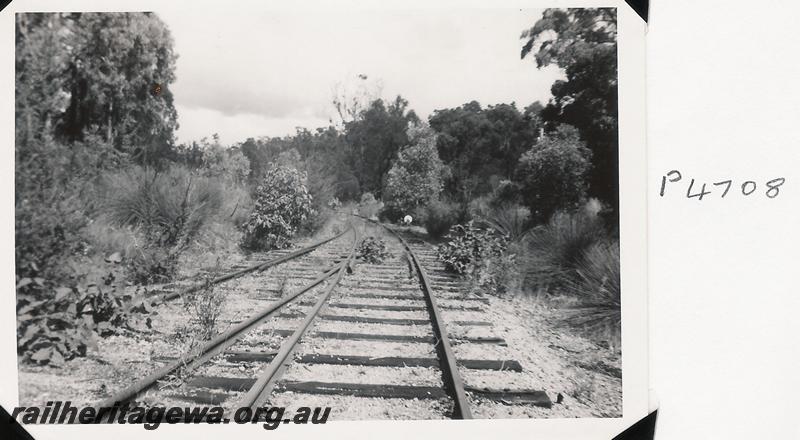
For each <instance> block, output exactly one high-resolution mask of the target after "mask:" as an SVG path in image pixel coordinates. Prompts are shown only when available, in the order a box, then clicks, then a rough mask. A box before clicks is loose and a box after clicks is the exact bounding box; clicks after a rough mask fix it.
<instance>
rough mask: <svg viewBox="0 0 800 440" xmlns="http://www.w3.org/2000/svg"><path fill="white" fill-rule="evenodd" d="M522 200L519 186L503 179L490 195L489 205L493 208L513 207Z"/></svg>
mask: <svg viewBox="0 0 800 440" xmlns="http://www.w3.org/2000/svg"><path fill="white" fill-rule="evenodd" d="M521 200H522V191H521V190H520V187H519V184H517V183H516V182H514V181H511V180H508V179H503V180H501V181H500V182H499V183H498V184H497V186H496V187H495V188H494V190H493V191H492V193H491V195H490V204H491V205H492V206H493V207H501V206H506V205H514V204H517V203H519V202H520V201H521Z"/></svg>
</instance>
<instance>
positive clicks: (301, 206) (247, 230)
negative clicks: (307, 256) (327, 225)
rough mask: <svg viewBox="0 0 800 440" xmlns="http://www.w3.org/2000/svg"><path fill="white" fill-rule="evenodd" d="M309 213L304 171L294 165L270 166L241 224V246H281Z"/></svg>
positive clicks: (272, 247)
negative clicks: (253, 202)
mask: <svg viewBox="0 0 800 440" xmlns="http://www.w3.org/2000/svg"><path fill="white" fill-rule="evenodd" d="M313 215H314V209H313V207H312V198H311V194H310V193H309V191H308V188H307V187H306V175H305V174H304V173H301V172H300V171H297V170H296V169H294V168H288V167H283V166H276V167H273V168H272V169H270V170H269V171H268V172H267V173H266V175H265V176H264V179H263V180H262V181H261V184H260V185H259V186H258V188H257V189H256V201H255V206H254V207H253V211H252V212H251V214H250V218H249V219H248V221H247V223H246V224H245V227H244V236H243V238H242V247H244V248H245V249H250V250H269V249H274V248H278V249H281V248H285V247H287V246H289V245H290V244H291V240H292V238H293V237H294V236H295V234H297V232H298V230H299V229H300V228H301V227H302V226H303V225H304V224H305V223H306V222H307V221H308V220H309V219H310V218H311V217H312V216H313Z"/></svg>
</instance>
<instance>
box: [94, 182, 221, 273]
mask: <svg viewBox="0 0 800 440" xmlns="http://www.w3.org/2000/svg"><path fill="white" fill-rule="evenodd" d="M100 191H101V198H102V199H103V200H104V212H105V214H106V217H107V218H108V220H109V221H110V223H111V224H112V225H115V226H124V227H129V228H132V230H134V231H135V236H139V237H138V240H136V245H135V250H134V251H132V252H130V253H128V252H126V257H128V258H126V262H125V264H126V266H127V268H128V272H129V273H128V276H129V278H130V281H132V282H134V283H153V282H165V281H169V280H170V279H171V278H172V277H173V276H174V274H175V271H176V268H177V264H178V258H179V257H180V255H181V253H183V252H184V251H185V250H186V249H187V248H188V246H189V244H190V242H191V241H192V240H193V239H194V238H195V237H196V236H197V235H198V234H199V233H200V232H201V231H202V230H203V228H204V227H205V226H206V224H207V222H208V221H209V220H210V219H211V218H212V217H214V216H216V215H217V214H218V213H219V211H220V208H221V206H222V190H221V185H220V183H219V181H218V180H214V179H209V178H205V177H199V176H196V175H195V174H193V173H191V172H190V171H189V170H187V169H186V168H184V167H178V166H176V167H172V168H170V169H169V170H166V171H157V170H153V169H147V168H142V167H133V168H131V169H129V170H127V171H124V172H118V173H112V174H108V175H106V176H105V177H104V179H103V181H102V183H101V189H100Z"/></svg>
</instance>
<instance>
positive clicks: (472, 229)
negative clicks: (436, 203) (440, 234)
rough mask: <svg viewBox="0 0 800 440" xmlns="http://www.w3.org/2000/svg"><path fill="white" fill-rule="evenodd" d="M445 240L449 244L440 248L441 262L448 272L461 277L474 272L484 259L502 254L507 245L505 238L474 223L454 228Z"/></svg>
mask: <svg viewBox="0 0 800 440" xmlns="http://www.w3.org/2000/svg"><path fill="white" fill-rule="evenodd" d="M445 238H446V239H447V242H446V243H444V244H441V245H439V248H438V255H439V260H440V261H442V262H443V263H444V266H445V268H446V269H447V270H449V271H451V272H454V273H457V274H460V275H464V274H470V273H472V272H474V270H475V268H476V267H478V265H479V263H480V262H481V261H482V260H483V259H485V258H487V257H489V256H492V255H500V254H502V252H503V251H504V250H505V248H506V245H507V239H506V238H505V237H504V236H502V235H501V234H499V233H497V232H496V231H493V230H489V229H484V228H480V227H478V226H476V225H475V223H474V222H472V221H470V222H468V223H467V224H466V225H455V226H453V227H452V228H450V232H449V233H448V234H447V236H446V237H445Z"/></svg>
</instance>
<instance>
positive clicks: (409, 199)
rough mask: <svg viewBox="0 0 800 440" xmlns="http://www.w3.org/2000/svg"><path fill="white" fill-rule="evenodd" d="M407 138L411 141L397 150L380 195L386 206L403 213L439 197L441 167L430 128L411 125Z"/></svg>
mask: <svg viewBox="0 0 800 440" xmlns="http://www.w3.org/2000/svg"><path fill="white" fill-rule="evenodd" d="M408 138H409V140H410V142H411V144H410V145H409V146H406V147H405V148H403V149H402V150H400V153H399V154H398V157H397V160H395V162H394V164H393V165H392V168H391V169H390V170H389V172H388V174H387V176H386V185H385V187H384V194H383V200H384V202H385V203H386V205H387V206H392V207H396V208H397V209H398V210H399V211H402V212H405V213H410V212H414V211H415V210H416V209H417V208H418V207H420V206H425V205H427V204H429V203H430V202H431V201H432V200H435V199H437V198H438V197H439V193H441V191H442V174H443V170H444V164H442V161H441V159H439V153H438V152H437V151H436V134H435V133H434V132H433V131H432V130H431V129H430V127H427V126H424V125H412V126H411V127H409V129H408Z"/></svg>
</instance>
